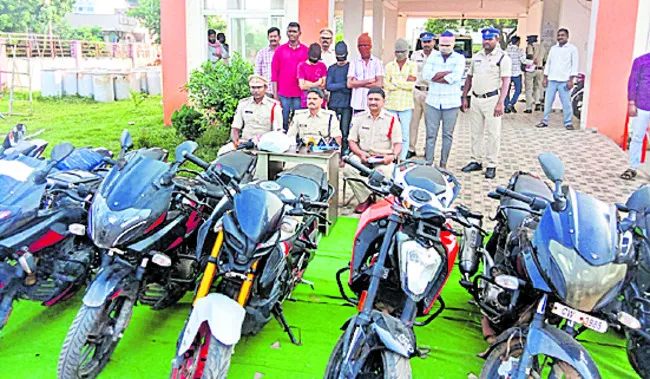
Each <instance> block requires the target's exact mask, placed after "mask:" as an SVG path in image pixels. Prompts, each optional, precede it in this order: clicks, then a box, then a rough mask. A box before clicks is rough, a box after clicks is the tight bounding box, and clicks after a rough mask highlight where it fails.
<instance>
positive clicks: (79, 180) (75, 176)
mask: <svg viewBox="0 0 650 379" xmlns="http://www.w3.org/2000/svg"><path fill="white" fill-rule="evenodd" d="M48 179H52V180H55V181H57V182H62V183H68V184H75V185H78V184H87V183H91V182H98V181H100V180H101V179H102V177H101V176H99V175H96V174H93V173H92V172H88V171H84V170H77V169H72V170H67V171H58V172H55V173H53V174H50V175H49V176H48Z"/></svg>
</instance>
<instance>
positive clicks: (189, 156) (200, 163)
mask: <svg viewBox="0 0 650 379" xmlns="http://www.w3.org/2000/svg"><path fill="white" fill-rule="evenodd" d="M185 159H187V160H188V161H190V162H192V163H194V164H195V165H197V166H199V167H201V168H202V169H204V170H207V169H208V168H209V167H210V164H209V163H208V162H206V161H204V160H203V159H201V158H199V157H197V156H195V155H193V154H189V153H186V154H185Z"/></svg>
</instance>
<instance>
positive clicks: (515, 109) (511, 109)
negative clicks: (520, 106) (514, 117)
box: [510, 105, 517, 113]
mask: <svg viewBox="0 0 650 379" xmlns="http://www.w3.org/2000/svg"><path fill="white" fill-rule="evenodd" d="M510 112H512V113H517V108H515V106H514V105H511V106H510Z"/></svg>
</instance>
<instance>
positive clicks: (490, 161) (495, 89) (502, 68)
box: [463, 28, 512, 179]
mask: <svg viewBox="0 0 650 379" xmlns="http://www.w3.org/2000/svg"><path fill="white" fill-rule="evenodd" d="M481 33H482V34H483V50H481V51H479V52H478V53H477V54H475V55H474V57H473V58H472V64H471V66H470V67H469V71H468V72H467V80H466V81H465V89H464V90H463V111H464V112H466V111H467V109H468V108H469V119H470V125H471V133H472V140H471V144H472V149H471V153H472V162H470V163H469V164H468V165H467V166H465V167H463V172H472V171H481V170H483V163H482V162H483V158H485V161H486V166H487V170H486V171H485V177H486V178H488V179H493V178H494V177H495V176H496V171H497V169H496V167H497V163H498V157H499V144H500V142H501V116H502V115H503V107H504V106H503V102H504V100H505V97H506V94H507V91H508V89H509V88H510V75H511V74H512V60H511V59H510V57H509V56H508V54H506V53H505V52H504V51H503V50H501V48H500V47H499V30H498V29H494V28H485V29H483V30H481ZM470 91H471V94H472V98H471V103H470V102H469V101H468V98H467V95H468V94H469V93H470ZM485 132H487V137H485ZM486 140H487V141H486ZM486 142H487V146H486Z"/></svg>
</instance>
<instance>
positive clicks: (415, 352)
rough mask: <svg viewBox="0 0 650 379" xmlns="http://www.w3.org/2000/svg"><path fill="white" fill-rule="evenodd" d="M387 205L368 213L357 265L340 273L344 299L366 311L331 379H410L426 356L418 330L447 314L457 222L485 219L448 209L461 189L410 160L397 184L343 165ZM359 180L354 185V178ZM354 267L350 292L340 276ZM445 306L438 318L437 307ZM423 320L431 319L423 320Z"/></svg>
mask: <svg viewBox="0 0 650 379" xmlns="http://www.w3.org/2000/svg"><path fill="white" fill-rule="evenodd" d="M343 160H344V161H345V162H346V163H347V164H349V165H351V166H352V167H354V168H355V169H357V170H358V171H359V172H361V173H362V175H364V176H367V177H368V178H369V179H368V182H367V183H366V182H365V181H363V180H356V181H359V182H360V183H363V184H364V185H365V186H367V187H368V188H369V189H370V190H371V191H373V192H374V193H375V194H377V195H380V196H383V197H384V199H383V200H381V201H379V202H377V203H376V204H374V205H373V206H372V207H370V208H369V209H368V210H366V211H365V212H364V213H363V214H362V215H361V220H360V221H359V226H358V229H357V232H356V235H355V239H354V241H355V244H354V246H353V249H352V259H351V261H350V267H349V268H348V267H345V268H343V269H341V270H339V271H338V272H337V275H336V276H337V282H338V285H339V290H340V292H341V295H342V296H343V298H344V299H346V300H347V301H349V302H350V303H353V304H355V305H356V306H357V309H358V311H359V313H358V314H357V315H355V316H353V317H352V318H351V319H349V320H348V321H347V322H346V323H345V324H344V325H343V327H342V330H344V333H343V335H342V336H341V337H340V338H339V340H338V342H337V343H336V345H335V346H334V350H333V352H332V354H331V355H330V360H329V363H328V365H327V368H326V372H325V378H328V379H329V378H337V379H340V378H356V377H366V376H368V377H373V378H377V377H378V378H382V377H383V378H410V377H411V364H410V360H409V359H410V358H412V357H414V356H423V355H426V352H425V351H423V350H422V349H418V347H417V345H416V340H415V334H414V331H413V327H414V326H425V325H428V324H429V323H430V322H431V321H433V319H435V318H436V317H437V316H438V315H440V314H441V313H442V311H443V310H444V308H445V305H444V301H443V300H442V298H441V297H440V291H442V288H443V287H444V285H445V283H446V281H447V279H448V278H449V276H450V274H451V271H452V269H453V267H454V261H455V260H456V255H457V253H458V242H457V239H456V235H460V234H462V233H461V232H458V231H455V230H454V229H452V227H451V225H450V224H449V221H450V220H455V221H458V222H460V223H461V224H463V225H467V224H469V221H468V220H467V218H468V217H480V215H475V214H473V213H472V212H470V211H469V210H467V209H466V208H464V207H456V208H455V209H449V208H448V207H449V206H450V205H451V203H452V202H453V201H454V199H455V198H456V197H457V195H458V192H460V184H459V183H458V181H457V180H456V178H455V177H454V176H453V175H452V174H451V173H450V172H448V171H445V170H438V169H436V168H433V167H429V166H425V165H423V164H420V163H417V162H414V161H406V162H404V163H402V164H400V165H398V166H397V167H396V169H395V170H396V174H395V175H394V179H387V178H385V177H384V176H383V175H382V174H381V173H379V172H377V171H375V170H371V169H369V168H367V167H366V166H364V165H362V164H360V163H358V162H355V161H351V160H349V159H348V158H347V157H346V158H344V159H343ZM348 180H355V179H348ZM348 269H349V271H350V278H349V281H348V286H349V288H350V290H352V292H354V293H355V295H356V298H351V297H349V296H347V295H346V294H345V291H344V289H343V284H342V282H341V274H343V273H344V272H345V271H347V270H348ZM436 301H438V302H439V303H440V305H439V308H438V309H437V310H436V311H435V312H433V313H430V312H431V309H432V308H433V305H434V303H435V302H436ZM418 317H426V319H424V320H422V321H417V320H416V319H417V318H418Z"/></svg>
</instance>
